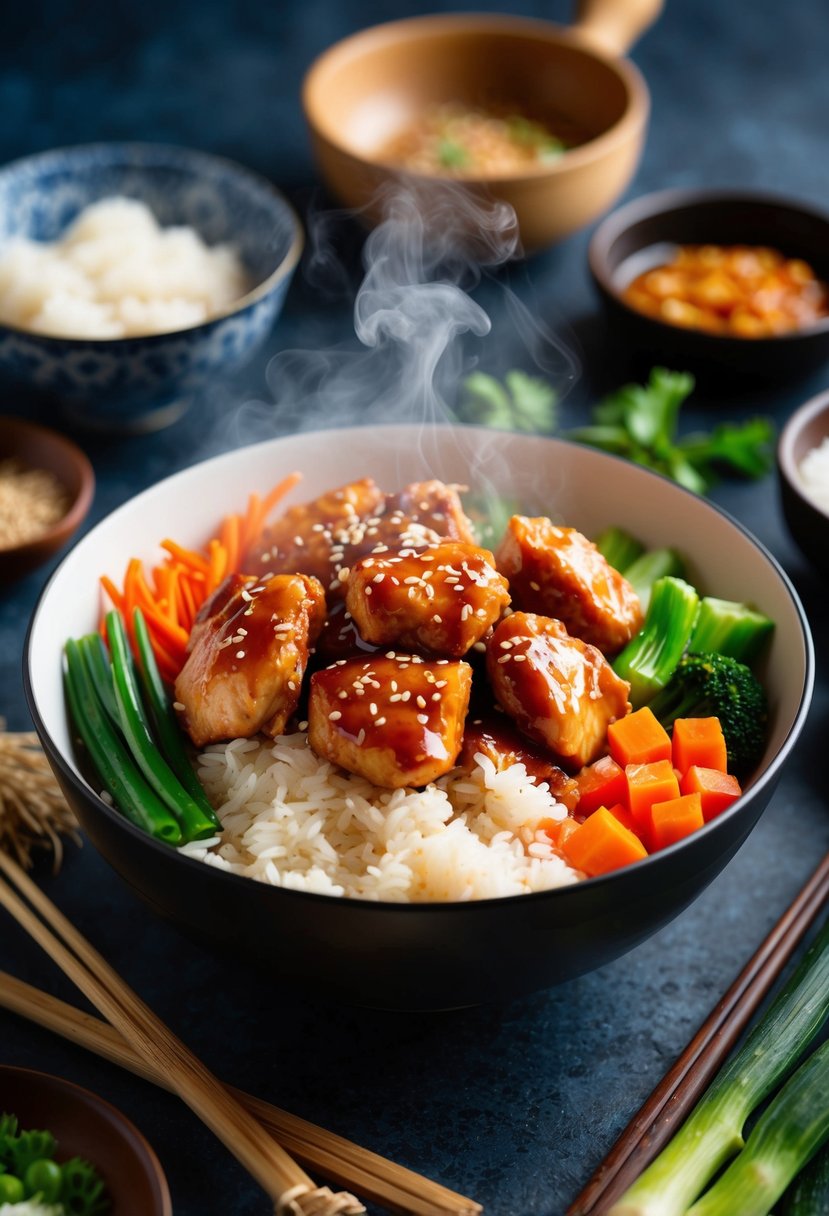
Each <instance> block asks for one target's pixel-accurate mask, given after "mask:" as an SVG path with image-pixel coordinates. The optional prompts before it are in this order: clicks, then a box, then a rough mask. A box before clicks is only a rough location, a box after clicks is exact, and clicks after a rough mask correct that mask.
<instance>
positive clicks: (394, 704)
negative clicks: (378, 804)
mask: <svg viewBox="0 0 829 1216" xmlns="http://www.w3.org/2000/svg"><path fill="white" fill-rule="evenodd" d="M471 687H472V669H471V667H470V666H469V665H468V664H467V663H464V662H454V661H450V660H449V659H435V660H429V659H423V658H421V657H420V656H419V655H411V654H398V653H397V652H396V651H389V652H388V653H387V654H384V655H379V654H378V655H372V656H370V657H369V658H355V659H341V660H340V661H339V662H337V663H335V664H333V666H331V667H326V668H325V669H324V670H322V671H317V672H315V673H314V675H313V676H312V677H311V695H310V699H309V702H308V739H309V742H310V744H311V747H312V748H313V749H314V751H315V752H316V753H317V755H318V756H322V757H323V759H325V760H330V761H331V762H332V763H333V764H339V765H340V766H341V767H342V768H345V769H348V770H349V772H352V773H357V774H359V775H360V776H362V777H365V778H367V779H368V780H369V781H372V782H374V784H375V785H382V786H386V787H387V788H389V789H398V788H400V787H402V786H407V785H409V786H423V785H428V783H429V782H430V781H434V780H435V779H436V778H437V777H440V776H441V775H442V774H443V773H448V772H449V770H450V769H451V768H452V767H453V766H454V764H455V760H456V759H457V756H458V752H459V751H460V749H461V743H462V741H463V727H464V720H465V718H466V711H467V708H468V706H469V694H470V690H471Z"/></svg>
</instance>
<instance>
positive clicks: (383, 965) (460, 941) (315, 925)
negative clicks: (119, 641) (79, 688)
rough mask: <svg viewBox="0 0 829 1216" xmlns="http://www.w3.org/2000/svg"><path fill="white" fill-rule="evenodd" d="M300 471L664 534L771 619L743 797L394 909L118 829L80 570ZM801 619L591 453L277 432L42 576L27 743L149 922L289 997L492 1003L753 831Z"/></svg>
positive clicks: (585, 958) (332, 480) (131, 510)
mask: <svg viewBox="0 0 829 1216" xmlns="http://www.w3.org/2000/svg"><path fill="white" fill-rule="evenodd" d="M294 469H299V470H301V471H302V472H303V473H304V481H303V484H302V485H301V486H300V487H299V489H298V490H295V491H294V492H293V496H292V497H293V501H303V500H304V499H305V498H308V497H311V496H313V495H315V494H318V493H320V492H322V491H323V490H325V489H330V488H331V487H333V486H335V485H341V484H343V483H344V482H345V481H347V480H350V479H353V478H356V477H364V476H369V475H370V476H373V477H374V478H375V479H376V480H377V482H378V483H379V484H380V485H382V486H383V487H384V488H385V489H395V488H399V487H400V486H402V485H405V484H406V483H407V482H409V481H412V480H414V479H415V478H420V477H423V476H424V475H426V476H436V477H442V478H443V479H444V480H446V481H450V482H459V483H461V484H466V485H469V486H471V487H474V488H476V489H477V490H484V489H489V490H492V491H494V492H497V493H499V494H508V495H511V496H515V495H518V496H519V498H520V500H521V502H522V505H523V506H524V507H525V509H526V510H528V511H530V512H533V513H541V512H544V513H547V514H550V515H552V516H554V517H555V518H556V519H558V520H559V521H562V522H566V523H568V524H571V525H574V526H576V527H578V528H580V529H581V530H582V531H583V532H585V533H586V534H587V535H597V534H598V533H599V532H600V530H601V529H602V528H604V527H605V526H606V525H608V524H609V523H614V524H619V525H621V526H624V527H626V528H628V529H629V530H630V531H631V532H633V533H634V534H635V535H638V536H640V537H641V538H642V540H643V541H644V542H645V543H646V544H648V545H659V544H667V543H670V544H672V545H675V546H676V547H677V548H678V549H679V550H680V551H681V552H682V553H683V554H684V555H685V557H686V559H687V562H688V567H689V576H690V577H691V578H692V580H693V581H694V582H695V583H696V584H697V585H698V586H700V587H701V588H703V589H705V590H706V591H708V592H711V593H713V594H716V595H719V596H723V597H725V598H730V599H743V598H747V599H750V600H752V601H754V602H755V603H756V604H757V605H758V606H759V607H760V608H762V609H763V611H765V612H766V613H767V614H768V615H769V616H770V617H772V618H773V619H774V620H775V621H776V623H777V628H776V630H775V634H774V639H773V643H772V646H771V648H770V651H769V653H768V656H767V660H766V662H765V665H764V668H763V670H762V672H761V675H762V678H763V680H764V683H765V685H766V687H767V689H768V692H769V697H770V701H771V722H770V728H769V737H768V745H767V748H766V752H765V755H764V757H763V760H762V762H761V764H760V765H759V767H758V770H757V772H756V773H755V774H754V776H753V778H752V780H751V781H750V782H749V783H748V784H747V786H746V790H745V793H744V795H743V797H742V798H740V799H739V800H738V801H737V802H736V803H734V805H733V806H732V807H731V808H729V809H728V810H727V811H726V812H725V813H724V814H723V815H722V816H720V817H719V818H718V819H716V820H714V821H713V822H712V823H710V824H708V825H707V826H706V827H705V828H703V829H702V830H701V831H700V832H698V833H697V834H696V835H694V836H692V837H690V838H689V839H688V840H686V841H685V842H683V843H681V844H678V845H674V846H673V847H671V848H668V849H665V850H664V851H663V852H661V853H659V854H656V855H654V856H652V857H650V858H648V859H646V860H645V861H643V862H641V863H639V864H637V865H635V866H632V867H630V868H629V869H625V870H620V871H617V872H616V873H613V874H610V875H608V876H606V877H602V878H596V879H591V880H590V881H585V882H582V883H578V884H575V885H572V886H568V887H562V888H559V889H557V890H553V891H548V892H543V893H537V894H531V895H519V896H516V897H512V898H504V899H489V900H480V901H477V902H466V903H442V904H440V903H436V904H422V903H421V904H393V903H376V902H365V901H360V900H355V899H338V898H335V897H329V896H323V895H316V894H308V893H305V892H298V891H292V890H286V889H282V888H277V887H272V886H267V885H264V884H262V883H258V882H254V881H252V880H251V879H248V878H245V877H242V876H238V875H234V874H231V873H228V872H225V871H219V870H217V869H215V868H213V867H208V866H207V865H205V864H204V863H203V862H200V861H197V860H195V859H192V858H187V857H182V856H180V855H179V854H178V853H176V852H175V851H174V850H172V849H171V848H169V847H165V846H163V845H161V844H159V843H157V842H156V841H154V840H152V839H151V838H149V837H148V836H145V835H144V834H143V833H142V832H140V831H138V830H137V829H136V828H134V827H133V826H132V825H131V824H130V823H128V822H127V821H126V820H125V819H124V818H122V817H121V816H120V815H119V814H118V813H117V812H116V811H114V810H113V809H112V807H110V806H108V805H107V804H106V802H104V801H103V800H102V798H101V797H100V796H99V793H98V792H97V790H96V789H95V788H94V787H93V786H91V785H89V784H88V783H87V782H86V781H85V780H84V778H83V776H82V774H81V771H80V769H79V766H78V763H77V760H76V758H75V756H74V754H73V748H72V742H71V737H70V731H69V727H68V724H67V720H66V713H65V708H64V702H63V695H62V687H61V649H62V645H63V642H64V639H65V638H66V637H67V636H72V637H78V636H80V635H81V634H83V633H86V632H88V631H89V630H91V629H94V628H95V625H96V621H97V614H98V593H97V587H98V578H99V576H100V575H101V574H102V573H104V572H108V573H110V574H111V575H113V576H114V577H115V578H117V579H120V577H121V575H122V572H123V569H124V566H125V564H126V561H127V559H128V557H130V556H131V555H135V556H138V557H141V558H143V559H145V560H147V561H149V562H154V561H156V560H158V559H159V558H160V557H161V551H160V550H159V549H158V542H159V540H160V539H161V538H163V537H165V536H170V535H172V536H174V537H175V538H176V539H177V540H179V541H180V542H181V543H183V544H186V545H191V544H192V545H198V544H202V543H204V542H205V541H206V540H207V538H208V537H209V536H210V535H211V534H212V532H213V530H214V529H215V527H216V525H217V522H218V520H219V519H220V518H221V517H222V516H223V515H224V514H226V513H228V512H230V511H235V510H238V509H239V508H240V506H242V505H243V504H244V503H245V502H246V501H247V495H248V494H249V493H250V492H251V491H257V492H260V491H264V490H265V489H266V488H267V487H270V486H271V485H272V484H274V483H275V482H276V480H278V479H279V478H280V477H281V476H283V475H285V474H287V473H288V472H290V471H292V470H294ZM813 668H814V660H813V652H812V642H811V637H810V633H809V627H808V624H807V621H806V618H805V616H804V613H803V610H802V608H801V606H800V604H799V602H798V599H797V596H796V594H795V592H794V590H793V589H792V587H791V584H790V583H789V581H788V579H787V577H786V575H785V574H784V573H783V571H782V570H781V569H780V567H779V566H778V565H777V564H776V562H775V561H774V559H773V558H772V557H771V556H770V555H769V554H768V553H767V552H766V551H765V550H764V549H763V548H762V547H761V546H760V545H759V544H758V542H757V541H755V540H754V539H753V538H752V537H751V536H750V535H749V534H748V533H747V532H746V531H745V530H744V529H743V528H742V527H741V526H740V525H739V524H737V523H735V522H734V521H733V520H731V519H730V518H728V517H727V516H726V515H724V514H723V513H722V512H720V511H718V510H717V509H716V508H715V507H713V506H712V505H711V504H710V503H709V502H707V501H705V500H704V499H701V498H698V497H696V496H695V495H693V494H690V493H688V492H687V491H685V490H682V489H680V488H679V487H678V486H676V485H674V484H673V483H672V482H669V481H667V480H665V479H664V478H662V477H659V476H657V475H655V474H653V473H650V472H647V471H645V470H643V469H641V468H640V467H638V466H636V465H633V464H629V463H627V462H626V461H622V460H619V459H617V458H615V457H612V456H607V455H605V454H604V453H601V452H597V451H595V450H594V449H590V448H587V447H581V446H578V445H575V444H570V443H566V442H563V441H560V440H547V439H540V438H538V437H536V436H528V435H509V434H505V433H503V432H494V431H488V430H484V429H481V428H472V427H469V428H466V427H464V428H460V429H458V430H454V431H453V430H451V429H450V428H434V429H433V430H431V431H424V430H423V429H422V428H420V427H393V426H389V427H376V428H375V427H373V428H372V429H371V430H370V431H369V430H366V429H364V428H354V429H350V430H339V431H328V432H316V433H309V434H305V435H298V436H291V437H289V438H286V439H281V440H276V441H273V442H270V443H265V444H259V445H256V446H254V447H250V448H246V449H241V450H239V451H236V452H232V453H229V454H228V455H225V456H220V457H218V458H216V459H215V460H211V461H208V462H206V463H204V464H201V465H196V466H195V467H193V468H191V469H188V470H186V471H185V472H183V473H180V474H178V475H177V476H176V477H172V478H170V479H168V480H167V481H165V482H161V483H160V484H159V485H157V486H155V487H153V488H152V489H150V490H148V491H146V492H145V493H144V494H141V495H140V496H139V497H137V498H135V499H133V500H132V501H131V502H129V503H127V504H126V505H125V506H123V507H121V508H120V509H119V510H118V511H116V512H114V514H112V515H110V516H109V517H108V518H107V519H105V520H104V521H103V522H102V523H100V524H98V526H97V527H96V528H95V529H93V530H92V531H91V532H90V533H89V534H88V535H87V536H86V537H85V538H84V539H83V540H82V541H81V542H80V543H79V544H77V545H76V546H75V548H74V550H73V551H72V552H71V553H70V554H69V555H68V557H67V558H66V559H65V560H64V561H63V563H62V565H61V566H60V567H59V568H58V570H57V572H56V573H55V575H54V576H53V578H52V579H51V581H50V582H49V584H48V585H47V587H46V589H45V591H44V593H43V595H42V597H41V599H40V603H39V604H38V607H37V609H36V611H35V613H34V616H33V619H32V623H31V626H30V630H29V634H28V639H27V644H26V657H25V680H26V688H27V696H28V699H29V705H30V708H31V711H32V715H33V718H34V721H35V725H36V727H37V730H38V733H39V735H40V738H41V740H42V742H43V746H44V748H45V749H46V752H47V755H48V756H49V759H50V761H51V763H52V765H53V767H54V769H55V772H56V774H57V777H58V780H59V781H60V784H61V786H62V788H63V790H64V792H65V794H66V797H67V799H68V800H69V802H70V804H71V805H72V807H73V808H74V810H75V812H76V813H77V815H78V818H79V820H80V821H81V823H82V825H83V827H84V829H85V830H86V832H87V834H88V835H89V837H90V839H91V841H92V843H93V845H94V846H95V847H96V848H97V849H98V850H99V851H100V852H101V853H102V854H103V855H104V856H105V857H106V858H108V860H109V861H110V862H111V864H112V865H113V866H114V867H115V869H116V870H117V871H118V873H120V874H121V875H122V876H123V878H124V879H125V881H126V882H127V883H128V884H129V885H130V886H131V887H132V888H133V889H134V890H135V891H137V892H138V893H139V894H141V895H142V896H143V897H144V898H145V899H147V900H148V901H149V902H150V903H151V904H152V906H153V907H154V908H155V909H156V910H157V911H158V912H159V913H161V914H162V915H163V916H166V917H168V918H169V919H170V920H171V921H174V922H175V923H176V924H177V925H178V926H180V927H181V928H182V929H184V930H186V931H187V932H189V933H191V934H193V935H200V936H201V937H202V938H204V939H206V940H207V941H209V942H210V943H211V944H212V945H213V946H215V947H218V948H221V949H223V950H226V951H227V952H229V953H232V954H233V955H239V954H240V953H244V954H246V955H250V956H254V957H256V958H258V959H260V960H262V961H263V962H264V963H265V965H267V966H268V967H270V968H271V969H274V970H275V972H276V973H277V974H279V975H280V976H281V977H283V979H284V981H285V983H286V985H290V986H291V988H292V989H293V990H296V991H298V992H301V993H303V994H304V995H306V996H310V997H314V996H320V997H325V998H334V999H336V1000H346V1001H351V1002H356V1003H358V1004H365V1005H373V1006H378V1007H385V1008H398V1009H445V1008H450V1007H456V1006H462V1005H470V1004H475V1003H478V1002H482V1001H489V1000H496V999H498V1000H500V999H504V998H508V997H513V996H516V995H517V994H519V993H525V992H529V991H532V990H533V989H537V988H543V987H546V986H549V985H551V984H555V983H557V982H559V981H562V980H566V979H569V978H570V977H572V976H574V975H578V974H579V973H581V972H584V971H589V970H591V969H593V968H595V967H599V966H601V964H603V963H605V962H607V961H608V960H610V959H612V958H615V957H616V956H618V955H620V954H623V953H624V952H625V951H626V950H629V949H630V948H631V947H633V946H635V945H636V944H637V942H640V941H642V940H643V939H644V938H646V937H648V935H649V934H651V933H653V932H655V930H657V929H658V928H660V926H662V925H664V924H665V923H666V922H667V921H669V920H670V919H671V918H672V917H674V916H676V914H677V913H678V912H680V911H681V909H682V908H684V907H685V906H686V904H688V903H689V902H690V901H691V900H692V899H694V897H695V896H696V895H698V894H699V893H700V892H701V891H702V890H703V888H704V887H705V886H706V885H707V883H709V882H710V881H711V879H713V878H714V877H715V875H716V874H717V873H718V872H719V871H720V870H721V869H722V867H723V866H724V865H725V864H726V862H727V861H728V860H729V858H730V857H731V856H732V855H733V854H734V852H735V851H736V850H737V849H738V848H739V846H740V844H741V843H742V842H743V841H744V840H745V838H746V836H747V835H748V833H749V832H750V831H751V829H752V827H753V826H754V824H755V823H756V822H757V819H758V817H759V816H760V814H761V812H762V810H763V808H764V807H765V805H766V803H767V802H768V799H769V797H770V796H771V794H772V791H773V790H774V787H775V785H776V783H777V780H778V778H779V776H780V772H781V769H782V767H783V764H784V763H785V760H786V757H787V756H788V754H789V752H790V751H791V748H792V747H793V745H794V743H795V741H796V739H797V737H798V735H799V733H800V730H801V728H802V726H803V722H804V719H805V716H806V712H807V708H808V705H809V701H810V698H811V694H812V685H813Z"/></svg>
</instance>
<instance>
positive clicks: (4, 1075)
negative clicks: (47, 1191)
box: [0, 1065, 173, 1216]
mask: <svg viewBox="0 0 829 1216" xmlns="http://www.w3.org/2000/svg"><path fill="white" fill-rule="evenodd" d="M0 1093H2V1095H3V1110H4V1111H7V1112H8V1113H9V1114H13V1115H16V1116H17V1118H18V1121H19V1124H20V1127H21V1128H24V1129H28V1128H42V1129H45V1130H47V1131H50V1132H51V1133H52V1134H53V1136H54V1137H55V1139H56V1140H57V1142H58V1150H57V1159H58V1161H67V1160H69V1158H70V1157H83V1158H84V1159H85V1160H86V1161H89V1162H90V1163H91V1164H92V1165H94V1166H95V1168H96V1170H97V1171H98V1173H99V1174H100V1175H101V1177H102V1178H103V1180H104V1182H105V1183H106V1187H107V1192H108V1194H109V1197H110V1200H111V1201H112V1216H172V1212H173V1206H172V1203H171V1200H170V1191H169V1189H168V1187H167V1180H166V1178H165V1177H164V1171H163V1170H162V1168H161V1165H160V1163H159V1160H158V1158H157V1157H156V1155H155V1153H154V1151H153V1149H152V1148H151V1147H150V1145H149V1144H148V1143H147V1141H146V1140H145V1139H144V1137H143V1136H142V1135H141V1133H140V1132H139V1130H138V1128H137V1127H135V1125H134V1124H133V1123H131V1122H130V1121H129V1119H127V1117H126V1116H125V1115H122V1114H121V1112H120V1111H118V1110H116V1109H115V1107H114V1106H110V1104H109V1103H108V1102H105V1101H104V1099H103V1098H99V1097H98V1096H97V1094H93V1093H90V1091H89V1090H87V1089H81V1087H80V1086H79V1085H73V1084H72V1083H71V1082H70V1081H64V1080H63V1079H62V1078H60V1077H53V1076H49V1075H48V1074H47V1073H43V1072H33V1071H31V1070H30V1069H28V1068H11V1067H8V1066H5V1065H3V1066H0Z"/></svg>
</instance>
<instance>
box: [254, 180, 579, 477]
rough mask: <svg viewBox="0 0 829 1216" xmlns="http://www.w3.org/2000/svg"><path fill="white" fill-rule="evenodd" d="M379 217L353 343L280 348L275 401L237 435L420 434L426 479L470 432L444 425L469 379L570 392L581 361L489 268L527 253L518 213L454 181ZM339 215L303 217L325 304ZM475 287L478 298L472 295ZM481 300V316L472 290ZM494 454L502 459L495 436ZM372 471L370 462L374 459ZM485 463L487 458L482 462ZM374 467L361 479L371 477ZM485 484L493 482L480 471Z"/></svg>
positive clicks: (258, 407)
mask: <svg viewBox="0 0 829 1216" xmlns="http://www.w3.org/2000/svg"><path fill="white" fill-rule="evenodd" d="M372 210H373V211H374V212H375V213H377V212H378V211H379V213H380V215H381V217H382V218H381V220H380V222H379V223H378V224H377V225H376V226H375V227H374V229H373V230H372V231H371V233H370V235H369V236H368V238H367V239H366V241H365V244H364V247H363V252H362V272H363V277H362V281H361V282H360V286H359V288H358V290H357V293H356V298H355V300H354V310H353V319H354V332H355V335H356V338H357V339H358V342H359V345H357V344H355V343H354V341H353V339H352V341H351V342H350V343H348V344H343V345H341V346H338V347H333V348H331V347H328V348H326V349H321V350H316V351H313V350H286V351H283V352H281V353H280V354H278V355H276V356H275V357H274V358H273V359H272V360H271V362H270V364H269V367H268V371H267V382H268V387H269V389H270V392H271V394H272V398H273V399H272V402H270V403H267V404H266V403H262V402H248V403H246V404H245V405H244V406H242V408H241V410H240V411H239V415H238V417H237V419H236V422H237V425H238V435H239V440H240V441H243V442H246V443H250V442H251V441H252V440H253V439H257V438H265V437H270V436H272V435H274V434H277V433H280V432H281V433H284V432H286V431H291V432H296V431H302V430H319V429H325V428H330V427H341V426H351V425H363V424H364V425H371V424H377V423H404V422H405V423H414V424H416V425H419V426H420V428H421V449H422V455H423V461H424V466H425V467H424V474H425V473H426V472H427V471H428V472H429V473H430V474H431V475H433V476H437V477H440V476H441V465H442V463H443V462H442V460H441V452H442V451H443V450H445V448H446V445H447V443H448V442H451V443H453V444H454V445H455V450H456V452H457V450H458V448H460V449H464V448H466V446H467V445H466V443H465V441H464V436H463V428H456V429H455V430H454V431H453V432H452V433H451V437H450V436H448V435H447V432H446V430H445V427H444V428H441V430H440V432H439V433H436V424H445V423H451V422H452V421H453V420H454V414H453V407H454V405H455V402H456V400H457V395H458V389H459V386H460V384H461V382H462V379H463V377H464V376H465V375H466V374H468V373H469V372H470V371H472V370H473V369H476V368H480V369H483V370H486V371H491V372H492V373H493V374H496V375H500V374H503V372H504V371H506V370H508V368H510V367H523V368H524V370H527V371H530V372H539V371H540V372H541V373H542V374H544V375H545V376H546V377H547V378H548V379H550V380H551V382H552V383H553V385H554V387H555V388H556V389H557V390H558V393H559V396H560V397H561V396H563V395H564V394H565V393H566V392H567V391H568V390H569V389H570V388H571V387H572V385H573V383H574V382H575V380H576V378H577V375H578V367H577V363H576V360H575V357H574V355H573V354H572V353H571V352H570V351H569V350H568V349H567V347H566V346H565V345H564V343H563V342H562V341H561V340H560V339H559V338H558V337H556V335H555V334H554V333H553V332H552V331H551V330H550V329H549V328H547V327H546V326H545V325H544V324H543V323H542V322H541V321H540V320H539V319H538V318H537V317H534V316H533V315H532V314H531V313H530V311H529V310H528V309H527V307H526V306H525V305H524V304H523V303H522V302H521V301H520V300H519V299H518V297H517V296H516V295H515V294H514V293H513V292H512V291H510V289H509V288H508V287H506V286H505V285H504V284H503V283H502V282H500V281H499V280H498V279H497V278H496V277H495V275H494V274H493V272H494V271H495V270H497V268H499V267H501V266H503V265H504V264H505V263H507V262H509V261H510V260H511V259H513V258H515V256H516V254H518V253H519V252H520V247H519V243H518V234H517V228H516V221H515V214H514V212H513V211H512V209H511V208H510V207H509V206H508V205H507V204H504V203H499V202H495V201H491V200H484V199H475V198H473V197H472V196H470V194H469V193H468V192H467V191H466V190H464V189H463V188H461V187H458V186H457V185H455V184H453V183H450V182H447V183H445V184H444V185H443V186H442V188H441V189H439V190H436V189H435V187H434V183H430V188H429V191H428V194H425V193H424V192H423V191H419V190H417V189H416V188H413V187H411V186H409V185H407V186H401V185H397V186H395V187H394V188H392V189H390V190H389V191H387V192H386V193H385V194H384V195H382V196H380V197H378V198H377V199H376V200H375V202H374V203H373V205H372ZM338 218H339V219H340V221H341V219H342V217H338V216H337V214H336V213H330V212H328V213H323V214H322V215H320V216H317V217H313V218H312V219H311V221H310V223H309V249H310V255H309V257H308V258H307V261H306V267H305V275H306V279H307V282H308V285H309V287H310V289H311V290H312V291H313V292H314V294H315V296H318V298H319V300H320V307H321V311H322V310H324V309H325V306H326V304H327V303H328V302H329V301H330V299H331V296H332V293H340V294H341V293H342V291H343V289H344V288H345V286H346V285H347V282H348V274H347V268H346V267H345V265H344V262H343V259H342V258H341V257H339V256H338V255H337V252H336V251H335V247H334V237H335V236H336V235H337V229H338ZM479 288H480V291H478V290H477V289H479ZM472 292H476V294H477V295H479V296H480V295H485V296H486V297H487V304H486V308H485V307H484V306H483V305H482V304H481V303H480V302H478V300H477V299H476V298H473V295H472V294H470V293H472ZM491 447H492V452H491V454H490V455H489V456H486V457H485V458H484V460H485V462H487V461H488V460H490V459H493V460H494V459H496V451H497V447H498V438H497V432H493V444H492V445H491ZM367 463H370V461H369V462H367ZM478 463H479V464H480V455H479V461H478ZM370 472H371V470H370V468H368V467H367V468H366V474H367V475H368V474H370ZM481 474H482V476H484V477H485V476H486V472H485V470H484V469H481Z"/></svg>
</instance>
